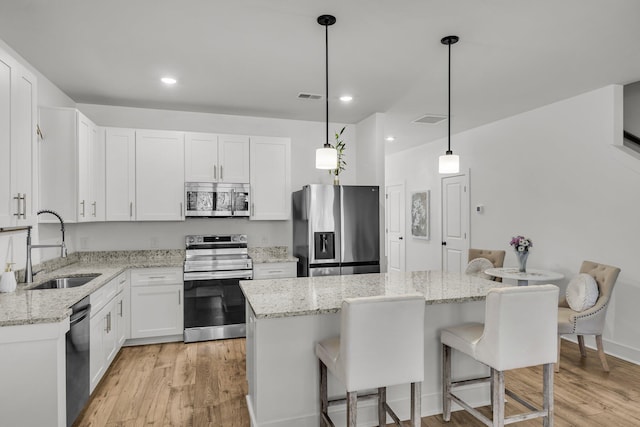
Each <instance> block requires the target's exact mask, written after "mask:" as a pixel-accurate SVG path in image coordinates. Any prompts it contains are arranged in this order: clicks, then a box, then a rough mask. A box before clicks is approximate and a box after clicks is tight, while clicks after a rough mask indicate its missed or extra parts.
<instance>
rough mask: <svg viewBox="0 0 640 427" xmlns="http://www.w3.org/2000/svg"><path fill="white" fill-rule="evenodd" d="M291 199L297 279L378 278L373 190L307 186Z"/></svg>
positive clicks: (377, 221) (376, 192)
mask: <svg viewBox="0 0 640 427" xmlns="http://www.w3.org/2000/svg"><path fill="white" fill-rule="evenodd" d="M292 199H293V255H294V256H296V257H298V276H299V277H307V276H333V275H339V274H361V273H379V272H380V214H379V208H380V191H379V187H377V186H361V185H322V184H311V185H305V186H304V187H303V188H302V190H299V191H296V192H294V193H293V196H292Z"/></svg>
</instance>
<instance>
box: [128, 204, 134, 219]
mask: <svg viewBox="0 0 640 427" xmlns="http://www.w3.org/2000/svg"><path fill="white" fill-rule="evenodd" d="M129 218H133V202H129Z"/></svg>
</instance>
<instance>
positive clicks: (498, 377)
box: [491, 369, 504, 427]
mask: <svg viewBox="0 0 640 427" xmlns="http://www.w3.org/2000/svg"><path fill="white" fill-rule="evenodd" d="M491 375H492V377H493V390H492V394H493V399H492V400H493V427H504V371H498V370H496V369H491Z"/></svg>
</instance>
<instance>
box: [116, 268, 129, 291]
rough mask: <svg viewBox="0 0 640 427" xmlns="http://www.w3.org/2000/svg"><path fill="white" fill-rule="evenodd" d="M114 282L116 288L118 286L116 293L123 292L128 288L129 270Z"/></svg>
mask: <svg viewBox="0 0 640 427" xmlns="http://www.w3.org/2000/svg"><path fill="white" fill-rule="evenodd" d="M113 281H114V282H116V286H117V291H116V292H117V293H119V292H121V291H122V290H123V289H124V288H125V287H126V286H127V282H128V281H129V270H127V271H123V272H122V273H120V274H119V275H118V277H116V278H115V279H113Z"/></svg>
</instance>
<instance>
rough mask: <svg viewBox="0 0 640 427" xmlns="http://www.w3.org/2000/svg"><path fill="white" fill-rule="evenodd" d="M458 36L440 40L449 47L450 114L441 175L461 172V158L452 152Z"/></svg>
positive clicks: (440, 170) (439, 166)
mask: <svg viewBox="0 0 640 427" xmlns="http://www.w3.org/2000/svg"><path fill="white" fill-rule="evenodd" d="M458 40H459V38H458V36H447V37H443V38H442V40H440V43H442V44H444V45H447V46H449V80H448V82H449V91H448V92H449V112H448V114H447V124H448V126H449V129H448V131H447V152H446V153H445V154H444V156H440V158H439V159H438V172H439V173H458V172H460V157H459V156H457V155H455V154H453V151H451V45H452V44H455V43H457V42H458Z"/></svg>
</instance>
